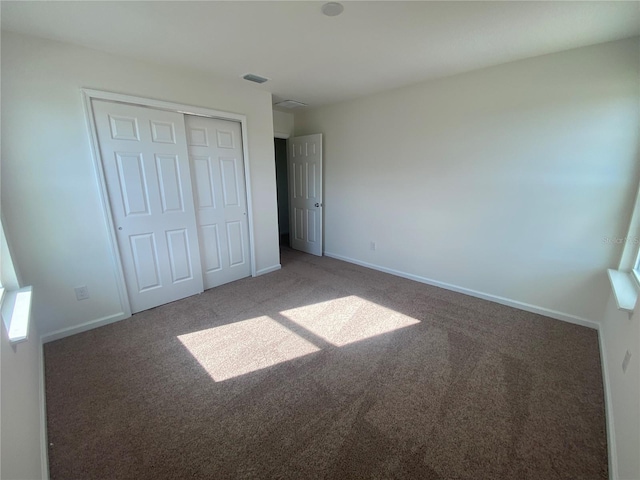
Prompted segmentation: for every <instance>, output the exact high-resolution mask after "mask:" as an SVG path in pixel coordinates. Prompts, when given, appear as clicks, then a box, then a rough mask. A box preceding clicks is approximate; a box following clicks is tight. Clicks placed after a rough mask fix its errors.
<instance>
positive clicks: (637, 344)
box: [600, 295, 640, 480]
mask: <svg viewBox="0 0 640 480" xmlns="http://www.w3.org/2000/svg"><path fill="white" fill-rule="evenodd" d="M639 324H640V308H639V307H636V311H635V312H634V314H633V316H631V318H630V315H629V314H627V313H626V312H623V311H620V310H618V309H617V308H616V303H615V299H614V297H613V295H610V298H609V302H608V303H607V308H606V311H605V316H604V320H603V322H602V326H601V328H600V335H601V343H602V345H603V352H602V353H603V355H604V357H605V358H604V360H605V361H604V364H605V366H606V371H605V372H604V375H605V377H606V384H607V386H608V390H609V395H610V398H609V400H610V402H609V404H608V405H607V407H608V410H609V415H610V417H609V420H613V422H612V423H613V426H612V427H613V428H612V430H613V432H614V436H613V439H612V440H613V441H614V442H613V445H615V453H616V455H615V456H616V457H617V458H612V461H613V462H615V463H616V465H615V466H614V468H615V469H617V472H618V477H617V478H619V479H620V480H638V479H640V458H639V457H638V452H640V328H639V327H638V325H639ZM627 350H628V351H629V352H630V353H631V360H630V362H629V365H628V366H627V371H626V372H623V371H622V361H623V360H624V356H625V353H626V352H627ZM610 428H611V425H610Z"/></svg>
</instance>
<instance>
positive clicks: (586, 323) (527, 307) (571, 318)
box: [324, 252, 600, 330]
mask: <svg viewBox="0 0 640 480" xmlns="http://www.w3.org/2000/svg"><path fill="white" fill-rule="evenodd" d="M324 254H325V256H327V257H331V258H335V259H336V260H342V261H344V262H348V263H354V264H356V265H360V266H362V267H367V268H371V269H373V270H378V271H380V272H384V273H390V274H391V275H396V276H398V277H402V278H407V279H409V280H414V281H416V282H420V283H425V284H427V285H432V286H434V287H440V288H444V289H446V290H451V291H453V292H458V293H464V294H465V295H470V296H472V297H476V298H482V299H483V300H489V301H491V302H495V303H500V304H502V305H507V306H509V307H513V308H517V309H519V310H524V311H526V312H531V313H537V314H539V315H544V316H545V317H551V318H555V319H556V320H562V321H563V322H568V323H573V324H576V325H581V326H583V327H588V328H593V329H595V330H598V329H599V328H600V324H599V323H598V322H594V321H592V320H587V319H586V318H582V317H578V316H576V315H571V314H569V313H563V312H558V311H556V310H551V309H548V308H544V307H539V306H537V305H531V304H529V303H524V302H519V301H517V300H511V299H509V298H504V297H499V296H497V295H491V294H489V293H484V292H478V291H476V290H471V289H469V288H464V287H458V286H457V285H452V284H450V283H444V282H439V281H437V280H433V279H431V278H426V277H421V276H419V275H413V274H411V273H406V272H401V271H399V270H394V269H393V268H387V267H381V266H379V265H375V264H373V263H368V262H363V261H361V260H357V259H355V258H350V257H345V256H343V255H338V254H337V253H331V252H324Z"/></svg>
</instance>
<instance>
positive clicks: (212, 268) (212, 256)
mask: <svg viewBox="0 0 640 480" xmlns="http://www.w3.org/2000/svg"><path fill="white" fill-rule="evenodd" d="M200 231H201V234H200V236H201V238H202V240H201V242H202V259H203V264H204V265H203V267H204V272H205V274H207V273H213V272H217V271H219V270H220V269H221V268H222V254H221V253H220V233H219V232H218V225H202V226H201V227H200Z"/></svg>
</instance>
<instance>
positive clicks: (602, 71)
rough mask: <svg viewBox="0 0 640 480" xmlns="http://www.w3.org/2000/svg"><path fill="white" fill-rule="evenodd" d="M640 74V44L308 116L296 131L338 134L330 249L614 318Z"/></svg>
mask: <svg viewBox="0 0 640 480" xmlns="http://www.w3.org/2000/svg"><path fill="white" fill-rule="evenodd" d="M639 62H640V49H639V42H638V38H634V39H629V40H622V41H618V42H612V43H606V44H601V45H596V46H591V47H585V48H580V49H575V50H570V51H566V52H561V53H557V54H552V55H545V56H541V57H536V58H531V59H527V60H522V61H518V62H512V63H508V64H504V65H500V66H497V67H492V68H487V69H484V70H479V71H475V72H471V73H467V74H462V75H456V76H452V77H448V78H443V79H439V80H434V81H429V82H424V83H421V84H417V85H413V86H410V87H406V88H402V89H398V90H393V91H389V92H385V93H381V94H376V95H371V96H367V97H364V98H361V99H358V100H354V101H351V102H346V103H339V104H335V105H331V106H326V107H320V108H316V109H310V110H307V111H300V112H297V113H296V114H295V133H296V135H306V134H311V133H323V134H324V154H325V158H324V162H325V163H324V169H325V170H324V175H325V186H324V189H325V190H324V193H325V195H324V199H325V202H324V203H325V209H324V210H325V212H324V214H325V251H326V252H327V253H328V254H333V255H337V256H339V257H341V258H348V259H352V260H355V261H357V262H361V263H367V264H371V265H376V266H380V267H384V268H386V269H390V270H395V271H399V272H402V273H405V274H411V275H415V276H418V277H421V278H425V279H429V280H432V281H435V282H440V283H442V284H448V285H450V286H454V287H457V288H460V289H464V290H466V291H471V292H476V293H479V294H484V295H486V296H488V297H492V298H496V299H500V298H502V299H506V300H508V301H509V302H512V303H514V304H520V305H523V304H524V305H526V306H531V307H533V308H534V310H535V309H537V310H538V311H541V312H543V313H550V314H554V315H556V317H563V318H568V319H571V320H578V321H580V320H586V321H587V322H599V321H600V320H601V319H602V316H603V314H604V307H605V305H606V303H607V300H608V296H609V292H610V289H609V285H608V280H607V276H606V269H607V268H612V267H615V266H617V264H618V261H619V258H620V253H621V244H620V243H616V242H615V241H611V240H606V239H615V238H618V237H624V236H625V235H626V230H627V227H628V222H629V217H630V214H631V209H632V206H633V201H634V197H635V192H636V189H637V188H638V175H639V172H640V170H639V162H638V152H639V148H638V137H639V135H640V115H639V111H638V110H639V85H640V75H639ZM370 242H376V247H377V248H376V250H372V249H371V248H370Z"/></svg>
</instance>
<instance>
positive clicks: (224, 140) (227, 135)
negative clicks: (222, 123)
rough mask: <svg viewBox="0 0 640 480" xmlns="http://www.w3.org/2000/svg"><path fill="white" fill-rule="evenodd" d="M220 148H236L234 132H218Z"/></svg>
mask: <svg viewBox="0 0 640 480" xmlns="http://www.w3.org/2000/svg"><path fill="white" fill-rule="evenodd" d="M216 135H217V137H218V147H219V148H235V145H234V143H233V132H231V131H227V130H216Z"/></svg>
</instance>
